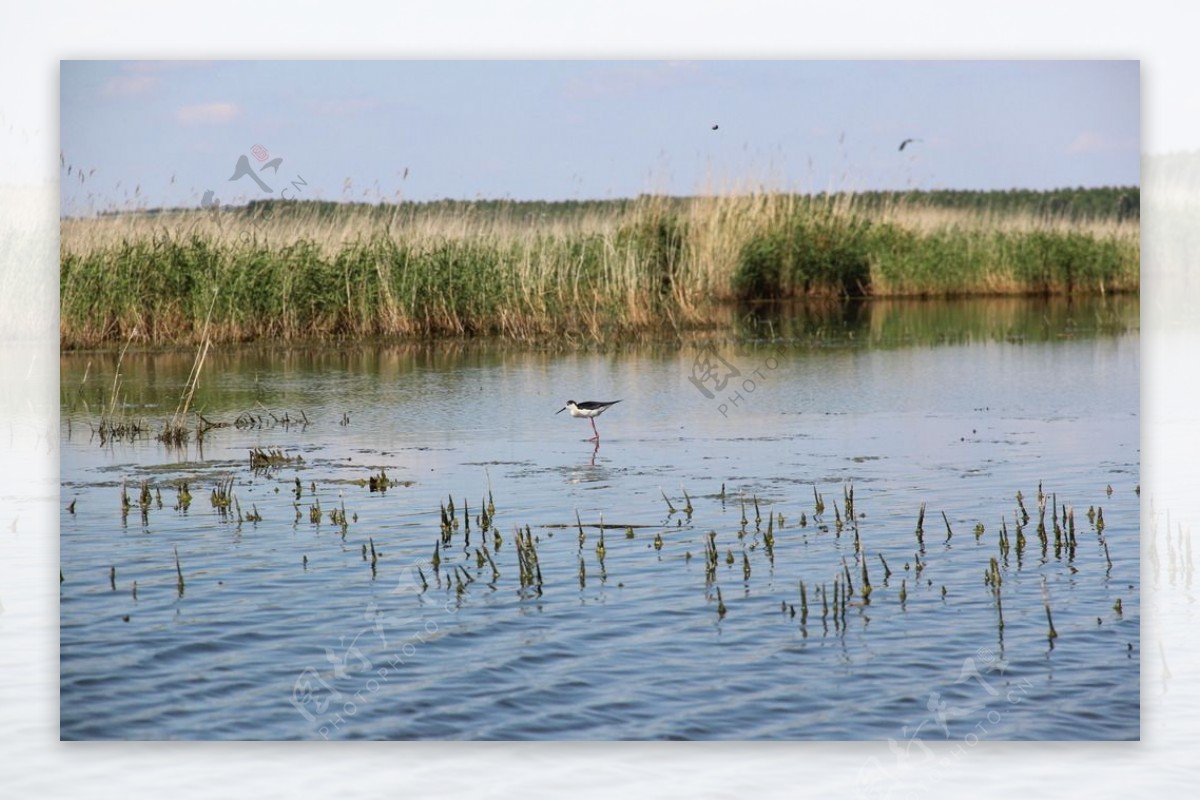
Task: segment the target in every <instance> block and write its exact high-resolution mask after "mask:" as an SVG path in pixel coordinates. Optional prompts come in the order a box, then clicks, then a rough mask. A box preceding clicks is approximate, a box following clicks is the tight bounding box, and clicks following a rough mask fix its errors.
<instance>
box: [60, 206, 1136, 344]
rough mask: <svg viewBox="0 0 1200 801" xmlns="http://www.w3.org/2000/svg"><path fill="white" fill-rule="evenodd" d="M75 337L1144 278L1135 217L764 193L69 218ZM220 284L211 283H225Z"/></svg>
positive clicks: (697, 323) (653, 312)
mask: <svg viewBox="0 0 1200 801" xmlns="http://www.w3.org/2000/svg"><path fill="white" fill-rule="evenodd" d="M60 247H61V270H60V300H61V316H60V339H61V344H62V346H63V347H64V348H74V347H92V346H97V345H105V344H110V343H116V342H120V341H123V340H130V339H137V340H139V341H140V342H142V343H143V344H150V345H184V344H194V345H198V344H200V343H201V342H202V341H203V339H204V336H203V334H202V331H203V329H204V327H205V322H206V320H208V336H209V338H211V340H212V341H213V342H230V341H250V340H259V339H314V338H318V339H319V338H337V337H354V338H361V337H376V336H383V337H399V338H435V337H476V336H499V337H502V338H507V339H512V340H518V341H530V342H534V341H545V340H548V339H551V338H554V339H558V340H563V341H566V342H568V343H572V342H578V343H590V342H603V341H610V340H613V339H616V338H620V337H626V336H630V335H639V334H645V333H654V332H663V331H668V332H671V331H674V332H678V331H680V330H684V329H703V328H706V327H716V326H718V325H720V324H721V323H722V322H723V321H725V320H727V319H728V308H729V306H730V305H736V304H738V303H745V302H759V301H771V300H781V299H790V298H813V297H815V298H845V297H866V298H881V297H909V296H922V297H948V296H965V295H978V294H1082V293H1106V292H1136V291H1137V290H1138V286H1139V279H1140V257H1139V223H1138V221H1137V219H1136V218H1133V217H1128V216H1126V217H1120V216H1108V217H1104V216H1087V217H1081V218H1075V217H1068V216H1065V215H1057V216H1050V215H1045V214H1040V215H1039V214H1033V213H1030V212H1028V211H1020V210H1017V211H1013V210H1007V211H996V210H994V209H986V208H985V209H982V210H980V209H971V208H966V209H964V208H946V207H936V206H931V205H929V204H928V203H927V202H921V201H918V200H905V196H902V195H901V196H894V197H890V198H887V199H883V200H881V199H879V198H873V199H872V200H871V202H865V201H858V200H856V196H854V195H833V196H801V195H793V194H782V193H771V192H748V193H743V194H728V195H720V196H706V197H694V198H666V197H656V196H644V197H642V198H639V199H637V200H632V201H613V202H610V203H580V204H565V206H564V207H562V208H560V207H559V204H522V203H507V204H494V203H481V204H470V203H439V204H405V205H399V206H383V205H381V206H338V205H336V204H320V203H274V204H257V205H254V206H251V207H247V208H242V209H223V210H193V211H166V212H159V213H153V214H151V213H139V214H120V215H109V216H105V217H100V218H94V219H68V220H64V221H63V222H62V236H61V246H60ZM214 298H215V300H214ZM210 312H211V319H210V318H209V314H210Z"/></svg>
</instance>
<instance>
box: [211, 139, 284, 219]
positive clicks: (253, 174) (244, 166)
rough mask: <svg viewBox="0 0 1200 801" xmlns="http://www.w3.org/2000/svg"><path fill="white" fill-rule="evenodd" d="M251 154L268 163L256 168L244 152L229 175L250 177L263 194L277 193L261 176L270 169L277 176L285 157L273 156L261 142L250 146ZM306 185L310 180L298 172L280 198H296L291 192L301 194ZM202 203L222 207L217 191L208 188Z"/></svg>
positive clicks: (236, 177) (215, 207)
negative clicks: (291, 195)
mask: <svg viewBox="0 0 1200 801" xmlns="http://www.w3.org/2000/svg"><path fill="white" fill-rule="evenodd" d="M250 154H251V155H252V156H254V159H255V160H256V161H258V162H266V163H264V164H263V165H262V166H261V167H259V168H258V169H257V170H255V169H254V167H253V166H251V164H250V159H249V158H247V157H246V155H245V154H244V153H243V154H242V155H240V156H238V158H237V161H236V162H235V163H234V165H233V175H231V176H230V177H229V180H230V181H240V180H241V179H242V178H249V179H250V180H251V181H253V182H254V183H255V184H257V185H258V188H259V189H260V190H261V191H262V193H263V194H266V195H273V194H275V190H274V189H272V188H271V186H270V185H269V184H268V183H267V182H266V181H264V180H263V179H262V178H261V177H260V173H262V172H264V171H266V170H267V169H270V170H271V171H272V172H273V173H274V174H275V176H276V177H278V175H279V167H280V166H281V165H282V164H283V158H282V157H279V156H276V157H275V158H271V153H270V151H268V150H267V149H266V148H265V147H263V146H262V145H261V144H255V145H254V146H253V147H252V148H250ZM272 180H274V179H272ZM306 186H308V182H307V181H305V180H304V177H303V176H301V175H300V174H299V173H297V175H296V178H295V179H294V180H293V181H291V183H290V184H289V185H287V186H284V187H283V189H281V190H279V199H280V200H293V199H294V198H293V197H290V196H289V192H290V193H293V194H299V193H300V192H302V191H303V189H304V187H306ZM200 205H201V206H202V207H203V208H206V209H218V208H220V207H221V201H220V199H218V198H217V196H216V193H215V192H214V191H213V190H211V189H206V190H205V191H204V196H203V197H202V198H201V200H200Z"/></svg>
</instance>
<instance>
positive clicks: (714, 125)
mask: <svg viewBox="0 0 1200 801" xmlns="http://www.w3.org/2000/svg"><path fill="white" fill-rule="evenodd" d="M720 127H721V126H720V125H717V124H716V123H713V127H712V129H713V130H714V131H715V130H717V129H718V128H720Z"/></svg>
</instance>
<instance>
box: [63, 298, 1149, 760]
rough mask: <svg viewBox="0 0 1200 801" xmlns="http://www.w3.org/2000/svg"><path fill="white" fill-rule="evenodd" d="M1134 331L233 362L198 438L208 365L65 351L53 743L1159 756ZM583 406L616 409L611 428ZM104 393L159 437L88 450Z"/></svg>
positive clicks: (353, 354)
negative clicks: (584, 413) (1150, 705)
mask: <svg viewBox="0 0 1200 801" xmlns="http://www.w3.org/2000/svg"><path fill="white" fill-rule="evenodd" d="M1138 324H1139V321H1138V305H1137V299H1136V298H1134V299H1129V300H1118V301H1111V300H1110V301H1104V302H1094V303H1091V304H1088V305H1084V306H1072V307H1067V306H1064V305H1061V304H1043V303H1034V302H1006V303H1000V304H996V303H986V304H985V303H975V304H943V303H939V304H898V305H892V306H883V305H877V306H873V307H867V308H856V309H854V310H851V311H849V312H845V311H839V312H837V313H832V314H831V313H830V312H828V311H826V312H822V313H821V314H818V315H809V316H804V315H797V314H786V315H771V316H767V315H765V314H759V315H758V316H757V317H754V318H749V321H748V322H745V323H743V327H742V328H739V329H738V330H737V331H735V332H733V333H732V334H731V335H730V336H726V337H715V338H713V339H711V340H697V341H691V342H689V343H687V344H684V345H678V346H670V347H662V346H658V347H625V348H620V349H616V350H613V351H610V352H604V353H578V352H571V353H558V352H545V351H536V350H528V349H521V348H514V347H508V348H502V347H485V346H471V347H454V346H445V347H438V348H423V347H411V346H395V345H388V344H379V343H372V344H354V345H345V346H340V347H319V348H295V347H285V346H280V347H278V348H261V347H260V348H254V349H248V348H229V347H222V348H217V349H214V350H213V351H212V352H211V353H210V354H209V356H208V358H207V360H206V362H205V364H204V370H203V377H202V380H201V382H200V386H199V389H198V391H197V393H196V396H195V399H194V401H193V405H194V408H195V409H196V410H197V411H199V412H200V413H201V414H203V415H204V417H205V418H206V419H207V420H209V421H212V422H214V423H228V424H231V425H228V426H225V427H221V428H215V429H212V430H210V431H209V432H208V433H207V435H206V436H205V437H204V440H203V444H202V446H201V445H199V444H197V443H196V441H195V438H194V437H193V439H192V441H191V442H190V443H189V444H188V445H187V446H186V447H184V448H181V449H176V448H168V447H166V446H165V445H163V444H161V443H159V442H157V441H156V440H155V438H154V436H153V433H155V432H157V431H158V430H159V429H160V428H161V427H162V425H163V422H164V421H165V420H166V418H167V417H168V416H169V415H170V414H171V413H172V412H173V411H174V410H175V408H176V407H177V405H178V403H179V399H180V396H181V394H182V392H183V389H184V387H185V385H186V382H187V379H188V373H189V371H190V369H191V367H192V361H193V354H191V353H185V354H178V353H174V354H161V353H159V354H152V353H141V352H135V351H134V350H132V349H131V350H130V351H129V352H127V353H126V354H125V355H124V357H123V359H121V361H120V370H119V372H120V381H119V387H118V389H117V392H116V398H117V402H116V405H115V406H113V405H112V404H113V397H114V393H113V386H114V376H115V374H116V373H117V365H118V358H119V354H118V353H109V352H105V353H79V354H64V355H63V357H62V359H61V404H62V423H61V425H62V432H61V433H62V450H61V463H62V468H61V481H62V503H63V507H64V508H63V511H62V515H61V564H62V573H63V582H62V584H61V735H62V737H63V738H66V739H93V738H120V739H175V738H180V739H192V738H205V739H207V738H218V739H224V738H238V739H244V738H250V739H256V738H270V739H293V738H294V739H321V738H328V739H354V738H370V739H383V738H405V739H408V738H421V739H644V738H688V739H726V738H733V739H748V738H770V739H887V738H892V739H894V740H896V741H897V746H896V747H897V748H901V749H907V750H912V749H918V750H919V749H920V746H921V743H922V742H923V741H932V740H938V741H945V740H947V739H949V740H957V741H960V742H969V738H971V737H978V738H986V739H1131V738H1137V737H1138V736H1139V665H1140V656H1141V655H1140V638H1139V623H1140V615H1139V578H1138V577H1139V561H1138V550H1139V536H1138V515H1139V495H1138V486H1139V440H1138V411H1139V405H1138V397H1139V396H1138V393H1139V387H1138V374H1139V334H1138ZM721 382H724V386H723V387H721V386H719V385H720V383H721ZM708 395H711V397H709V396H708ZM568 398H571V399H575V400H580V401H582V400H611V399H616V398H621V399H622V402H621V403H620V404H618V405H617V406H616V407H614V408H613V409H612V410H610V411H608V412H607V413H606V414H605V415H604V416H602V417H600V418H598V420H597V425H598V428H599V430H600V434H601V437H602V440H601V442H600V443H599V445H598V446H597V445H595V444H594V443H590V442H586V441H584V440H585V438H586V437H588V436H590V435H591V427H590V426H589V425H588V423H587V421H585V420H578V419H572V418H570V417H568V416H567V415H566V414H565V413H564V414H559V415H557V416H556V415H555V411H556V410H558V409H559V408H561V407H562V405H563V402H564V401H565V400H567V399H568ZM109 408H114V409H115V410H116V414H117V415H118V416H123V417H124V419H126V420H133V421H142V422H143V423H144V424H145V425H146V426H147V427H148V428H149V429H150V430H151V435H149V436H142V437H136V438H133V439H132V440H131V439H120V440H116V441H113V440H109V441H107V442H106V443H105V444H103V445H101V444H100V442H99V438H98V437H97V435H96V433H95V426H96V425H97V424H98V423H99V421H100V419H101V417H102V416H103V415H104V414H105V413H106V411H107V410H108V409H109ZM239 417H240V422H241V423H242V425H233V424H234V423H235V422H238V421H239ZM193 420H194V418H193ZM297 421H299V422H297ZM304 421H307V424H305V423H304ZM254 448H261V449H265V450H278V451H280V452H281V453H282V454H283V455H285V456H286V457H289V458H290V459H293V460H294V461H292V462H290V463H288V464H284V465H281V466H278V467H277V468H275V469H273V470H269V471H264V470H254V469H252V467H251V463H250V459H249V452H250V450H251V449H254ZM300 460H302V461H300ZM382 473H386V476H387V478H388V479H390V480H391V481H393V482H396V483H393V484H392V485H391V486H390V487H389V488H388V489H387V490H386V491H385V492H378V491H372V490H371V488H370V487H369V486H368V484H367V482H368V479H369V478H370V477H372V476H379V475H381V474H382ZM230 480H232V494H233V496H234V498H235V499H236V503H235V505H234V506H232V507H230V508H229V509H222V508H218V507H217V506H215V505H214V503H213V501H212V498H211V495H212V491H213V489H214V487H217V486H218V485H220V484H221V483H222V482H227V481H230ZM143 482H145V483H146V487H147V489H148V491H149V503H148V505H147V507H146V508H145V510H144V512H143V509H142V507H141V504H140V502H139V495H140V493H141V487H142V483H143ZM183 482H186V483H187V486H188V488H189V490H190V492H191V495H192V498H191V501H190V504H187V505H186V506H185V505H184V504H182V503H181V500H180V491H179V487H180V485H181V484H182V483H183ZM297 482H298V483H297ZM1039 487H1040V488H1041V492H1042V493H1043V494H1042V495H1041V497H1043V498H1044V504H1045V516H1044V525H1045V529H1046V534H1047V544H1046V546H1045V548H1043V545H1042V543H1041V538H1040V536H1039V533H1038V523H1039V517H1040V515H1039ZM122 488H124V492H127V493H128V496H129V498H130V504H131V505H130V508H129V510H128V511H127V512H123V511H122V503H121V495H122V492H123V489H122ZM1110 488H1111V491H1110ZM851 491H852V492H853V511H854V515H855V519H854V520H853V521H852V520H850V519H848V517H847V514H846V508H845V505H846V497H847V495H848V494H849V493H850V492H851ZM685 492H686V495H685ZM1018 492H1019V493H1021V495H1022V499H1023V500H1022V501H1021V502H1018V500H1017V494H1018ZM664 495H665V498H664ZM489 496H490V498H491V500H492V502H493V504H494V510H495V511H494V517H493V520H492V527H491V528H489V530H488V531H487V533H486V535H484V534H483V532H482V528H481V524H482V522H483V521H482V520H480V519H479V515H480V512H481V510H482V509H483V507H484V506H485V505H486V502H487V500H488V498H489ZM818 498H819V502H820V503H822V504H823V507H824V508H823V511H822V512H820V513H818V508H817V507H818ZM451 499H452V500H453V504H454V507H455V509H454V518H455V522H454V525H453V526H452V527H451V529H450V533H449V538H448V539H449V541H448V543H446V544H443V531H442V527H441V519H442V512H441V509H442V507H443V506H446V505H447V504H448V503H449V502H450V500H451ZM756 501H757V507H756V503H755V502H756ZM689 502H690V507H691V510H690V512H689V511H687V507H688V506H689ZM1021 503H1023V505H1024V509H1025V511H1026V512H1027V513H1028V515H1029V519H1028V522H1026V523H1024V524H1023V525H1022V523H1023V514H1022V511H1021ZM68 504H71V506H70V507H69V508H68ZM922 504H924V505H925V515H924V524H923V534H922V537H921V538H920V540H918V537H917V534H916V528H917V521H918V515H919V512H920V509H921V506H922ZM1067 507H1069V508H1070V510H1071V512H1073V519H1074V525H1075V537H1076V541H1075V547H1074V548H1071V547H1069V531H1068V528H1067V522H1066V521H1065V520H1064V519H1063V510H1064V508H1067ZM343 509H344V513H345V524H344V525H343V524H342V523H341V521H340V519H335V517H336V515H331V513H336V512H341V511H342V510H343ZM1089 509H1092V510H1098V511H1099V514H1100V515H1102V520H1103V524H1102V525H1100V524H1098V523H1097V522H1096V521H1098V520H1099V519H1100V518H1097V517H1095V515H1093V516H1089V514H1088V512H1089ZM447 514H449V513H448V512H447ZM258 515H261V520H255V519H252V518H254V517H257V516H258ZM943 515H944V516H945V517H944V518H943ZM577 519H578V520H579V521H581V522H582V524H583V534H582V537H581V535H580V530H579V528H578V526H577V522H576V521H577ZM468 521H469V531H468V530H467V528H466V525H465V524H466V522H468ZM601 522H603V524H604V525H605V526H606V527H605V528H603V529H601V528H600V527H599V524H600V523H601ZM1056 524H1057V525H1058V526H1059V527H1060V528H1061V529H1062V535H1061V536H1062V537H1063V539H1064V542H1063V543H1062V544H1061V545H1060V546H1059V547H1057V548H1056V545H1055V525H1056ZM627 526H631V527H632V528H626V527H627ZM947 526H949V532H948V530H947ZM977 526H980V527H981V532H980V533H979V534H978V535H977V534H976V531H977V530H978V529H977ZM526 527H528V531H529V532H530V534H531V535H532V538H533V540H534V545H535V548H536V554H537V561H538V565H537V566H538V568H539V569H540V575H541V581H540V584H538V583H537V581H536V579H534V580H533V582H532V583H530V584H528V585H527V586H522V582H521V570H520V566H519V561H520V560H519V557H518V548H517V536H516V533H517V531H518V529H520V530H525V529H526ZM602 531H603V547H602V548H600V547H598V546H599V545H600V543H601V532H602ZM710 532H715V537H714V538H712V539H711V542H713V543H714V544H715V548H716V551H717V560H716V568H715V571H713V573H712V575H709V574H708V573H709V571H707V570H706V548H707V547H708V544H709V542H710V536H711V535H710ZM497 535H498V537H499V541H497ZM630 535H632V536H630ZM1002 538H1006V542H1007V548H1005V547H1004V546H1003V545H1002V542H1001V540H1002ZM435 546H436V561H437V562H438V565H437V566H436V567H435V566H434V561H435ZM372 549H373V551H374V555H373V556H372ZM176 553H178V560H179V561H178V570H177V566H176ZM993 558H995V559H996V570H997V572H998V575H999V597H1000V603H999V608H998V604H997V600H996V592H995V590H994V586H993V585H994V583H995V582H994V581H991V582H989V581H985V577H986V575H987V573H988V571H989V568H990V566H991V560H992V559H993ZM885 563H886V566H885ZM864 564H865V567H866V570H867V574H868V580H869V582H870V585H871V592H870V594H869V596H868V597H867V598H866V599H865V600H864V598H863V566H864ZM114 570H115V573H114ZM180 574H182V578H183V586H182V588H181V587H180V580H179V576H180ZM847 575H849V583H850V585H851V587H852V589H851V591H850V596H849V598H848V599H847V601H846V602H845V603H844V604H843V598H842V595H843V593H844V591H845V586H846V578H847ZM802 581H803V582H804V585H805V593H806V598H807V615H806V614H805V611H804V604H803V602H802V598H801V593H800V583H801V582H802ZM835 581H836V585H837V586H836V589H835ZM135 582H136V597H135V594H134V584H135ZM114 586H115V589H114ZM718 590H719V593H718ZM1047 599H1048V601H1049V605H1050V608H1051V612H1052V615H1053V624H1054V627H1055V629H1056V631H1057V635H1058V636H1057V637H1056V638H1054V639H1053V640H1051V639H1050V638H1049V637H1048V636H1047V632H1048V624H1047V618H1046V607H1045V602H1046V600H1047ZM1118 601H1119V608H1118ZM722 609H723V610H724V614H723V615H722V614H721V610H722ZM1001 619H1002V620H1003V627H1002V628H1001V626H1000V621H1001Z"/></svg>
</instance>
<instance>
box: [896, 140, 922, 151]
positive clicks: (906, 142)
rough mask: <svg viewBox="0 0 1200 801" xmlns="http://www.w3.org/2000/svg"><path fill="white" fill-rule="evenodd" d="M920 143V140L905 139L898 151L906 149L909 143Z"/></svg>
mask: <svg viewBox="0 0 1200 801" xmlns="http://www.w3.org/2000/svg"><path fill="white" fill-rule="evenodd" d="M920 141H921V140H920V139H905V140H904V141H903V142H901V143H900V149H901V150H903V149H904V148H906V147H908V145H909V144H910V143H911V142H920Z"/></svg>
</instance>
